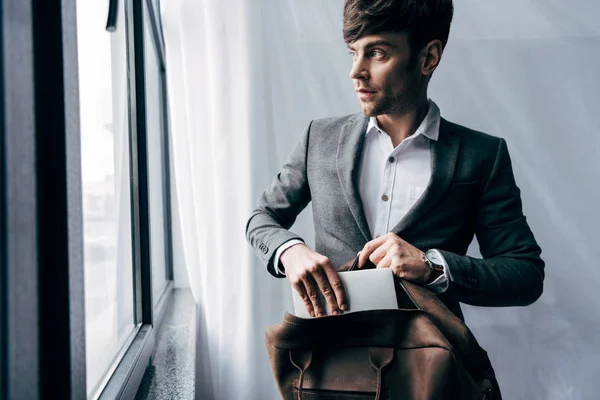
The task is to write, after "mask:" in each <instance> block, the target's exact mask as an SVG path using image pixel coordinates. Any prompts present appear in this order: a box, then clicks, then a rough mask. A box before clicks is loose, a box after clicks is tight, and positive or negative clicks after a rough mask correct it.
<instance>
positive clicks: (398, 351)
mask: <svg viewBox="0 0 600 400" xmlns="http://www.w3.org/2000/svg"><path fill="white" fill-rule="evenodd" d="M355 265H356V260H353V261H352V262H350V263H349V264H346V265H345V266H344V267H342V268H341V269H340V270H349V269H352V268H353V266H355ZM396 296H397V298H398V305H399V309H398V310H372V311H361V312H350V313H346V314H343V315H332V316H326V317H321V318H311V319H303V318H298V317H295V316H294V315H291V314H289V313H286V314H285V316H284V320H283V321H282V322H281V323H279V324H276V325H273V326H271V327H269V328H268V329H267V331H266V335H265V336H266V343H267V350H268V354H269V359H270V362H271V368H272V370H273V374H274V377H275V381H276V383H277V385H278V388H279V392H280V393H281V396H282V398H283V399H286V400H287V399H290V400H292V399H294V400H302V399H305V400H308V399H310V400H317V399H318V400H327V399H336V400H341V399H355V400H359V399H376V400H383V399H399V400H400V399H401V400H417V399H418V400H433V399H436V400H442V399H443V400H475V399H477V400H484V399H485V400H500V399H501V394H500V389H499V387H498V383H497V381H496V378H495V374H494V370H493V368H492V365H491V363H490V361H489V358H488V356H487V353H486V352H485V351H484V350H483V349H482V348H481V347H480V346H479V344H478V343H477V340H476V339H475V337H474V336H473V334H472V333H471V331H470V330H469V328H468V327H467V326H466V325H465V324H464V323H463V322H462V321H461V320H460V319H459V318H458V317H456V316H455V315H454V314H453V313H452V312H450V311H449V310H448V308H446V306H445V305H444V304H443V303H442V302H441V301H440V300H439V299H438V298H437V296H436V294H435V293H433V292H432V291H430V290H428V289H427V288H425V287H422V286H418V285H414V284H411V283H409V282H407V281H401V280H397V281H396Z"/></svg>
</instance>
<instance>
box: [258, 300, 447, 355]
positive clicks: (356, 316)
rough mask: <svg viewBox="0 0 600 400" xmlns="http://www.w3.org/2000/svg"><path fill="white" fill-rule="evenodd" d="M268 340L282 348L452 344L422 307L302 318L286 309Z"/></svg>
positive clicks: (395, 346)
mask: <svg viewBox="0 0 600 400" xmlns="http://www.w3.org/2000/svg"><path fill="white" fill-rule="evenodd" d="M265 335H266V339H267V343H268V344H269V345H271V346H273V347H276V348H280V349H288V350H291V349H309V348H313V349H314V348H319V347H321V348H323V347H348V346H350V347H358V346H360V347H364V346H366V347H393V348H414V347H429V346H436V347H443V348H446V349H448V350H449V351H452V348H451V345H450V344H449V342H448V341H447V340H446V339H445V338H444V336H443V335H442V334H441V333H440V331H439V329H438V328H437V327H436V326H435V324H434V323H433V322H432V321H431V317H430V316H429V315H427V314H426V313H424V312H422V311H419V310H371V311H358V312H350V313H347V314H342V315H330V316H325V317H320V318H306V319H305V318H299V317H296V316H294V315H292V314H290V313H285V316H284V319H283V321H282V322H281V323H279V324H276V325H272V326H270V327H269V328H268V329H267V331H266V332H265Z"/></svg>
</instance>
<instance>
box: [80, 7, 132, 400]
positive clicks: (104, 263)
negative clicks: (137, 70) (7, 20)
mask: <svg viewBox="0 0 600 400" xmlns="http://www.w3.org/2000/svg"><path fill="white" fill-rule="evenodd" d="M107 10H108V1H106V0H105V1H92V2H90V1H83V0H81V1H78V2H77V37H78V38H77V40H78V49H77V51H78V64H79V108H80V125H81V128H80V129H81V130H80V134H81V178H82V191H83V232H84V237H83V239H84V276H85V288H84V291H85V332H86V335H85V336H86V367H87V379H86V382H87V391H88V396H90V395H92V394H93V393H94V392H96V391H97V390H98V389H99V388H101V387H102V384H103V383H105V382H104V378H106V377H107V375H108V373H109V372H110V369H111V367H113V366H114V363H115V361H117V358H118V355H119V354H120V353H121V351H122V350H123V349H124V348H125V347H126V345H127V344H129V343H130V342H131V340H132V339H133V334H134V333H135V328H136V325H137V324H136V321H135V318H134V291H133V271H134V270H133V246H132V229H131V221H132V209H131V191H130V176H131V173H130V166H129V164H130V143H129V99H128V80H127V51H126V44H127V39H126V30H125V29H118V30H116V31H115V32H112V33H110V32H107V31H106V29H105V24H106V20H105V13H106V11H107ZM117 15H118V21H117V26H119V27H123V26H124V23H125V18H124V16H125V13H124V8H123V2H122V1H121V2H119V10H118V11H117Z"/></svg>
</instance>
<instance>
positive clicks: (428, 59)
mask: <svg viewBox="0 0 600 400" xmlns="http://www.w3.org/2000/svg"><path fill="white" fill-rule="evenodd" d="M443 51H444V50H443V46H442V42H441V41H440V40H438V39H435V40H432V41H431V42H429V43H427V45H426V46H425V47H423V49H422V50H421V73H422V74H423V75H426V76H431V74H433V71H435V69H436V68H437V66H438V65H440V61H441V60H442V53H443Z"/></svg>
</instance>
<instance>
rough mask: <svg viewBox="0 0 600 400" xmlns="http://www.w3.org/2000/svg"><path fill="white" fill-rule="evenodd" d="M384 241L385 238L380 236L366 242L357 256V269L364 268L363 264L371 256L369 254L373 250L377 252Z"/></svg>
mask: <svg viewBox="0 0 600 400" xmlns="http://www.w3.org/2000/svg"><path fill="white" fill-rule="evenodd" d="M386 239H387V238H386V237H385V236H380V237H378V238H377V239H373V240H371V241H370V242H368V243H367V244H365V247H363V249H362V250H361V252H360V254H359V256H358V268H362V267H364V265H365V263H366V262H367V260H368V259H369V257H370V256H371V254H372V253H373V252H374V251H375V250H377V248H379V246H381V245H382V244H383V243H385V241H386Z"/></svg>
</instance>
